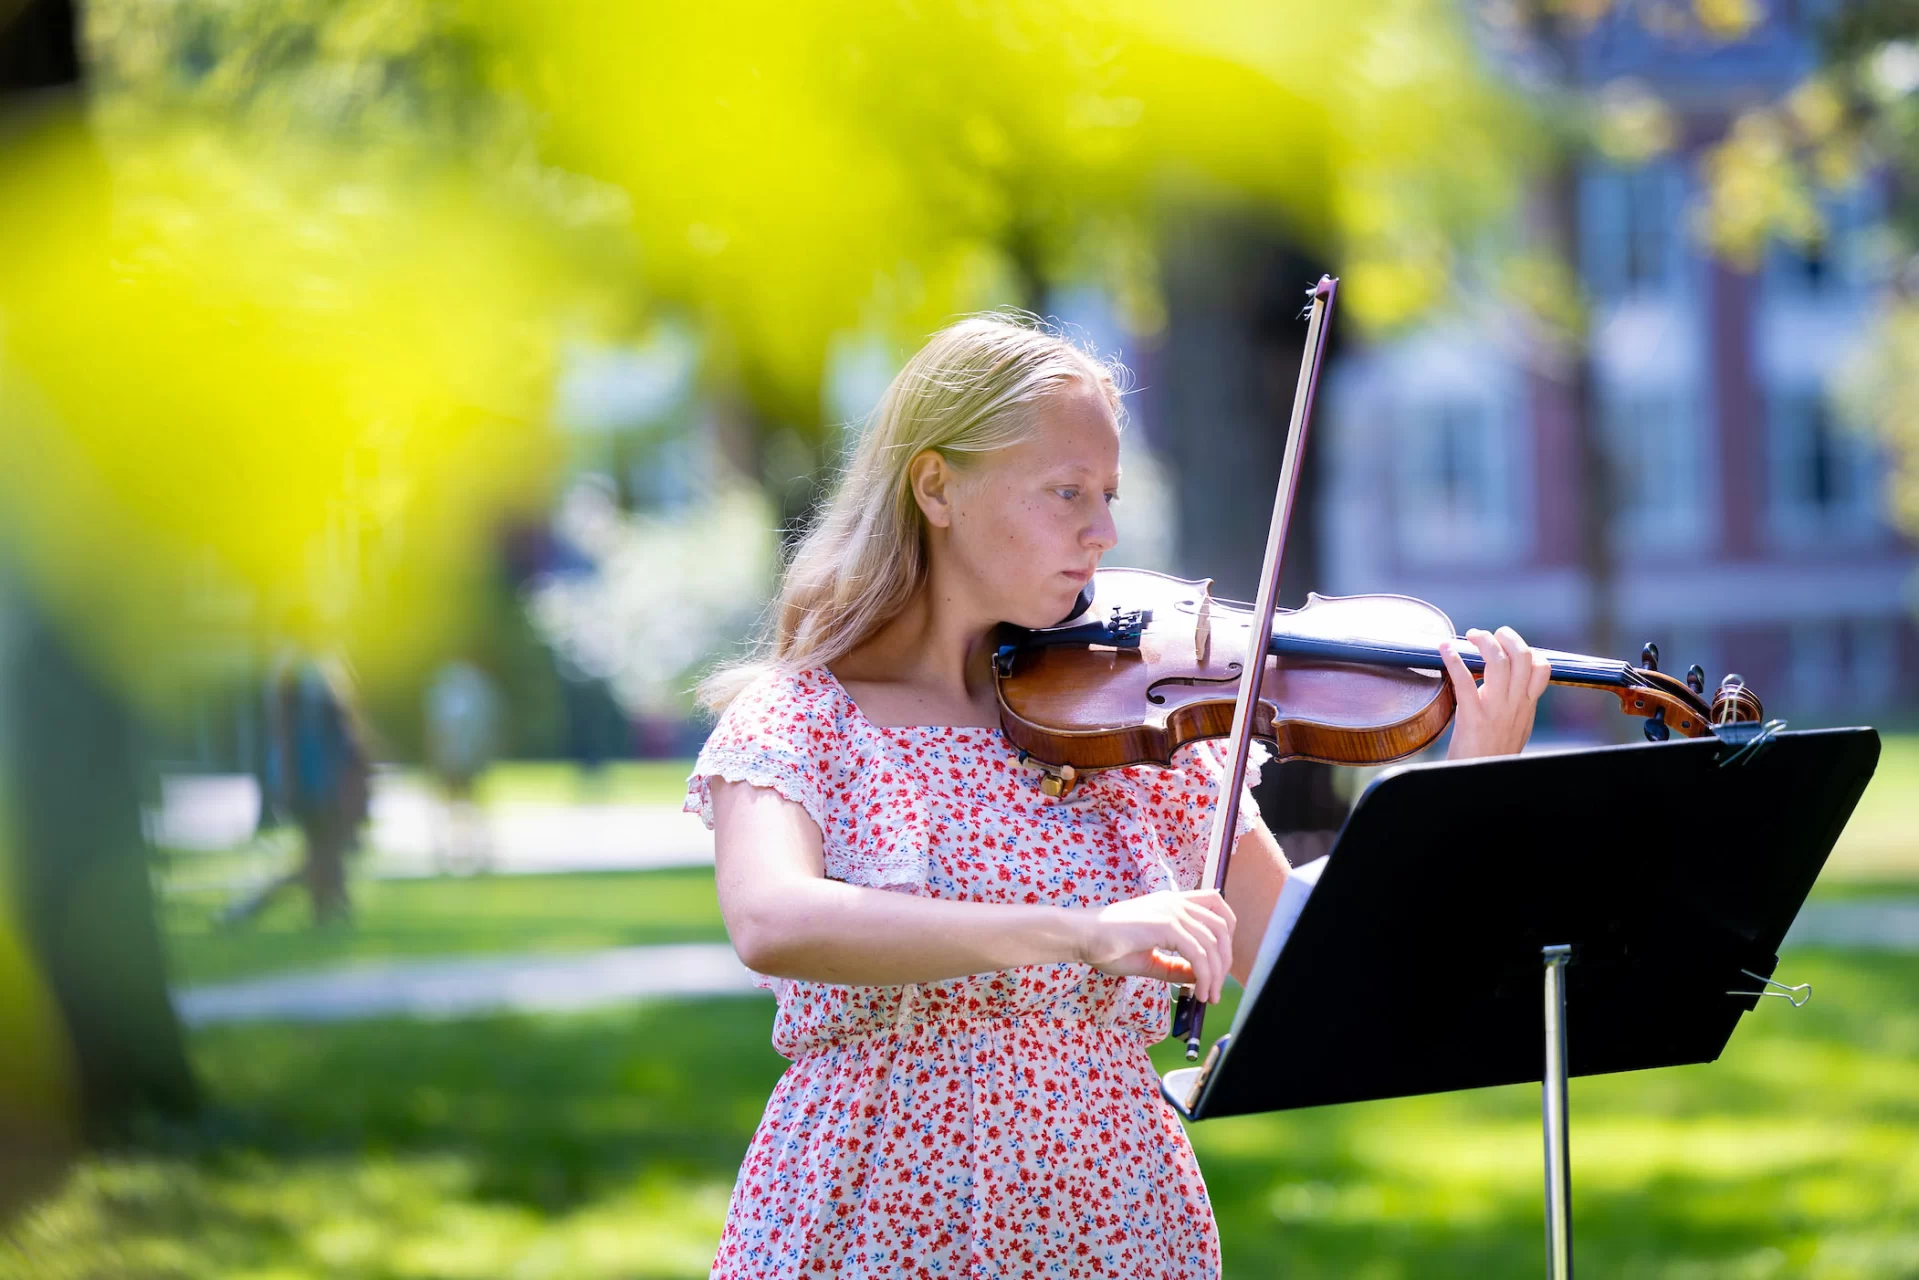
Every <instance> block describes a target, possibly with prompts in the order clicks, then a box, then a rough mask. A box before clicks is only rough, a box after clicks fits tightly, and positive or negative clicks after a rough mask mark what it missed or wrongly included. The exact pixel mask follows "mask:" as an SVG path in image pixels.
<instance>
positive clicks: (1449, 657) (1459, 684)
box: [1439, 640, 1479, 710]
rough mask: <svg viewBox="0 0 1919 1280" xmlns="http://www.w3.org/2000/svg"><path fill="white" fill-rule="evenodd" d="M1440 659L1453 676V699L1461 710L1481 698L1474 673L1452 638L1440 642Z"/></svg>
mask: <svg viewBox="0 0 1919 1280" xmlns="http://www.w3.org/2000/svg"><path fill="white" fill-rule="evenodd" d="M1439 660H1440V662H1441V663H1442V664H1443V665H1444V666H1445V668H1446V674H1447V675H1448V676H1450V677H1451V678H1452V682H1453V701H1454V702H1456V703H1458V704H1459V706H1460V708H1461V710H1464V709H1465V706H1466V704H1467V703H1469V702H1477V701H1478V700H1479V686H1478V685H1477V684H1475V683H1473V673H1472V672H1470V671H1468V670H1466V660H1465V659H1464V658H1462V657H1460V656H1459V650H1458V649H1457V648H1456V647H1454V645H1453V643H1452V642H1451V641H1450V640H1441V641H1440V642H1439Z"/></svg>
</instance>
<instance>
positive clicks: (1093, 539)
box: [1080, 502, 1119, 551]
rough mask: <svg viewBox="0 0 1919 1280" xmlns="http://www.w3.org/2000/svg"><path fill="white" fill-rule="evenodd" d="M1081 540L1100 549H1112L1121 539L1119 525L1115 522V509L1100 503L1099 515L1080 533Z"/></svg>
mask: <svg viewBox="0 0 1919 1280" xmlns="http://www.w3.org/2000/svg"><path fill="white" fill-rule="evenodd" d="M1080 541H1081V542H1083V543H1085V544H1086V545H1087V546H1089V547H1096V548H1098V549H1099V550H1100V551H1110V550H1112V548H1113V544H1114V543H1116V542H1118V541H1119V526H1118V525H1117V524H1114V523H1113V511H1112V508H1111V507H1108V506H1107V505H1106V504H1105V503H1103V502H1102V503H1100V508H1099V517H1098V518H1097V519H1095V520H1094V521H1093V523H1092V524H1091V525H1089V526H1088V527H1087V529H1086V532H1085V533H1083V534H1082V535H1080Z"/></svg>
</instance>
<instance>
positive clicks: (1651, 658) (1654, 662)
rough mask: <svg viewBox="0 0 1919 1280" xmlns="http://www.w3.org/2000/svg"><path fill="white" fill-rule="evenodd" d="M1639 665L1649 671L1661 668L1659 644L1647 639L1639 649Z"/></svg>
mask: <svg viewBox="0 0 1919 1280" xmlns="http://www.w3.org/2000/svg"><path fill="white" fill-rule="evenodd" d="M1639 665H1640V666H1642V667H1644V668H1645V669H1646V670H1648V671H1657V670H1659V646H1658V645H1656V644H1654V643H1653V642H1652V641H1650V640H1648V641H1646V643H1645V645H1644V646H1643V647H1641V649H1640V650H1639Z"/></svg>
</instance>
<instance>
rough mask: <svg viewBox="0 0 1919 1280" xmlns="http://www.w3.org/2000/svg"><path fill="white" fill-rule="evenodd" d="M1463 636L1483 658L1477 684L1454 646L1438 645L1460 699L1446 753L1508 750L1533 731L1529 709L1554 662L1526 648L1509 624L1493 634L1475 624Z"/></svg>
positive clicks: (1465, 755)
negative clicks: (1482, 666) (1483, 664)
mask: <svg viewBox="0 0 1919 1280" xmlns="http://www.w3.org/2000/svg"><path fill="white" fill-rule="evenodd" d="M1466 639H1468V640H1470V641H1472V642H1473V647H1474V648H1476V649H1478V650H1479V653H1480V656H1481V657H1483V658H1485V660H1486V670H1485V672H1484V674H1483V675H1482V676H1481V678H1480V682H1479V683H1477V684H1475V683H1474V682H1473V675H1472V672H1470V671H1468V670H1466V664H1465V663H1464V662H1463V661H1461V659H1460V657H1459V653H1458V651H1457V650H1456V649H1455V648H1454V647H1453V645H1451V644H1450V643H1447V642H1444V641H1442V642H1441V643H1440V646H1439V655H1440V658H1441V659H1442V660H1443V661H1444V662H1445V664H1446V674H1447V675H1449V676H1450V677H1451V678H1452V682H1453V693H1454V694H1456V695H1457V696H1458V701H1459V709H1458V711H1457V713H1456V714H1455V715H1454V717H1453V740H1452V745H1451V746H1450V747H1448V748H1447V749H1446V758H1447V759H1448V760H1470V759H1473V758H1474V757H1476V756H1503V755H1511V754H1512V753H1513V752H1515V751H1518V750H1519V749H1520V748H1521V747H1523V746H1525V745H1526V739H1527V738H1528V737H1530V736H1531V735H1532V731H1533V713H1534V712H1535V711H1536V710H1538V707H1539V695H1540V694H1542V693H1544V692H1545V691H1546V684H1547V682H1548V681H1549V680H1551V678H1552V664H1551V663H1550V662H1548V661H1547V660H1546V659H1545V658H1544V657H1542V656H1540V655H1539V654H1536V653H1534V652H1533V651H1532V650H1531V649H1530V648H1528V647H1527V646H1526V642H1525V641H1524V640H1522V639H1520V638H1519V633H1518V632H1517V631H1514V630H1513V629H1512V628H1511V627H1501V628H1500V629H1499V631H1498V633H1497V634H1493V633H1490V632H1486V631H1481V630H1478V629H1477V628H1475V629H1474V630H1471V631H1468V632H1467V633H1466Z"/></svg>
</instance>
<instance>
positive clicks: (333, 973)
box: [174, 899, 1919, 1026]
mask: <svg viewBox="0 0 1919 1280" xmlns="http://www.w3.org/2000/svg"><path fill="white" fill-rule="evenodd" d="M1786 945H1787V946H1789V947H1791V946H1807V945H1826V946H1844V947H1854V948H1862V949H1867V950H1879V951H1902V952H1919V901H1916V900H1910V899H1892V900H1882V901H1877V902H1857V903H1853V902H1820V903H1813V904H1812V905H1810V906H1808V907H1807V908H1806V909H1805V910H1804V911H1802V912H1800V914H1799V919H1798V920H1797V921H1796V922H1795V923H1794V924H1793V928H1792V932H1791V933H1789V934H1788V935H1787V936H1786ZM1778 976H1779V978H1780V979H1781V980H1782V981H1786V982H1791V981H1793V976H1792V973H1791V969H1790V964H1788V966H1787V967H1786V968H1785V969H1784V970H1782V971H1781V972H1780V974H1779V975H1778ZM758 990H759V989H758V988H756V987H755V986H754V985H753V980H752V975H750V974H749V973H748V972H747V971H746V969H745V967H744V966H742V965H741V964H740V962H739V960H738V958H736V957H735V956H734V954H733V948H732V947H730V946H728V945H727V944H726V943H724V942H706V943H689V944H684V945H679V946H665V947H616V948H613V949H611V950H606V951H590V952H585V953H580V954H574V955H521V956H474V957H471V958H467V959H443V960H411V961H393V962H390V963H382V964H367V965H360V966H355V967H353V968H347V969H329V970H323V971H321V972H317V973H294V974H285V975H281V976H279V977H271V978H255V979H251V980H249V981H246V982H230V983H222V984H220V985H217V986H208V987H194V988H190V989H188V990H184V991H181V992H178V993H176V995H175V997H174V999H175V1003H176V1005H177V1006H178V1008H179V1010H180V1015H181V1017H183V1018H185V1019H186V1021H187V1022H188V1023H189V1024H191V1025H194V1026H207V1025H210V1024H213V1023H220V1022H261V1021H290V1022H338V1021H342V1020H346V1019H352V1018H379V1017H409V1018H458V1017H467V1016H470V1015H474V1014H481V1013H541V1012H564V1011H569V1010H579V1009H591V1008H597V1007H599V1006H602V1005H611V1004H621V1003H624V1002H626V1001H630V1000H640V999H646V998H649V997H660V996H730V995H752V994H756V993H757V992H758Z"/></svg>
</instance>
